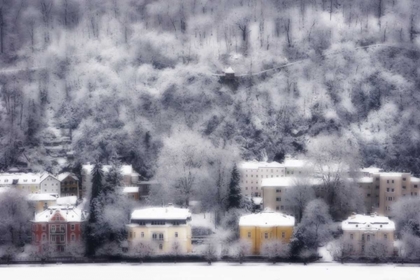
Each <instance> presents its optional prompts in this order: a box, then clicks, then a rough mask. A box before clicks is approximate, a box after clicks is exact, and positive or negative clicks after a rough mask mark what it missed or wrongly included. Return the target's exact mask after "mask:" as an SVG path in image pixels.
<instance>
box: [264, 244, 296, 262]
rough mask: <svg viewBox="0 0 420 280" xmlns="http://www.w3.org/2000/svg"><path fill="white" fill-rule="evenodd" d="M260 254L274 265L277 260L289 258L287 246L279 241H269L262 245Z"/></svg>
mask: <svg viewBox="0 0 420 280" xmlns="http://www.w3.org/2000/svg"><path fill="white" fill-rule="evenodd" d="M261 253H262V255H264V256H265V257H266V258H267V259H268V260H269V261H272V262H273V264H275V263H276V261H277V260H278V259H281V258H287V257H288V256H289V245H288V244H285V243H283V242H281V240H271V241H268V242H265V243H264V244H263V246H262V248H261Z"/></svg>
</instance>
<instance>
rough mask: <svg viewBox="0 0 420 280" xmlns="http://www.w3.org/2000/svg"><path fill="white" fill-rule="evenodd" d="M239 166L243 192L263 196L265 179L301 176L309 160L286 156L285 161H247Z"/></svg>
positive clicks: (248, 194)
mask: <svg viewBox="0 0 420 280" xmlns="http://www.w3.org/2000/svg"><path fill="white" fill-rule="evenodd" d="M238 167H239V170H240V174H241V181H240V186H241V191H242V194H244V195H246V196H249V197H261V196H262V189H261V187H262V182H263V179H267V178H282V177H293V176H299V175H302V174H304V173H306V172H307V171H308V164H307V161H305V160H298V159H292V158H290V157H286V159H285V160H284V162H283V163H278V162H275V161H273V162H259V161H245V162H241V163H240V164H239V165H238Z"/></svg>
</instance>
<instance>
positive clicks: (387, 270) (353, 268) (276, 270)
mask: <svg viewBox="0 0 420 280" xmlns="http://www.w3.org/2000/svg"><path fill="white" fill-rule="evenodd" d="M127 277H130V278H132V277H134V278H135V279H140V278H141V279H168V280H169V279H170V280H178V279H179V280H181V279H182V280H190V279H191V280H197V279H203V280H207V279H208V280H210V279H211V280H214V279H217V280H224V279H226V280H231V279H242V280H243V279H252V280H255V279H270V280H277V279H322V280H330V279H331V280H337V279H339V280H345V279H369V280H377V279H378V280H379V279H380V280H394V279H398V280H407V279H410V280H412V279H420V275H419V267H418V265H404V266H401V265H356V264H344V265H341V264H337V263H330V264H320V263H318V264H310V265H306V266H305V265H302V264H277V265H271V264H261V263H258V264H252V263H247V264H244V265H239V264H229V263H216V264H213V265H211V266H209V265H207V264H204V263H202V264H108V265H99V264H98V265H92V264H88V265H45V266H0V279H31V280H36V279H42V280H45V279H52V278H57V279H60V280H67V279H69V280H70V279H72V280H73V279H79V280H82V279H101V280H104V279H125V278H127Z"/></svg>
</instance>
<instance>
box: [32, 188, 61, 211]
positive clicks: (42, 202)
mask: <svg viewBox="0 0 420 280" xmlns="http://www.w3.org/2000/svg"><path fill="white" fill-rule="evenodd" d="M27 200H28V201H29V202H30V203H32V204H33V206H34V208H35V212H36V213H39V212H42V211H44V210H45V209H48V208H49V207H50V206H55V205H56V204H57V202H56V201H57V195H55V194H49V193H31V194H29V195H28V196H27Z"/></svg>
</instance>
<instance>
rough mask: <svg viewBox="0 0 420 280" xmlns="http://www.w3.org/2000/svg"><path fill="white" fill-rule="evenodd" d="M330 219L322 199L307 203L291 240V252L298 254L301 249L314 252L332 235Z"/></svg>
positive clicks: (326, 206)
mask: <svg viewBox="0 0 420 280" xmlns="http://www.w3.org/2000/svg"><path fill="white" fill-rule="evenodd" d="M331 227H332V219H331V216H330V214H329V209H328V205H327V204H326V203H325V202H324V201H323V200H322V199H315V200H312V201H311V202H309V203H308V205H307V206H306V208H305V211H304V212H303V217H302V221H301V223H300V224H299V225H298V226H297V227H296V230H295V232H294V233H293V239H292V242H291V253H292V254H293V255H295V256H299V255H300V254H301V253H302V252H303V251H309V252H310V253H313V252H316V250H317V249H318V247H320V246H322V245H325V244H326V243H327V242H328V241H329V240H330V239H331V237H332V235H331V234H332V233H331V231H332V228H331Z"/></svg>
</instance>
